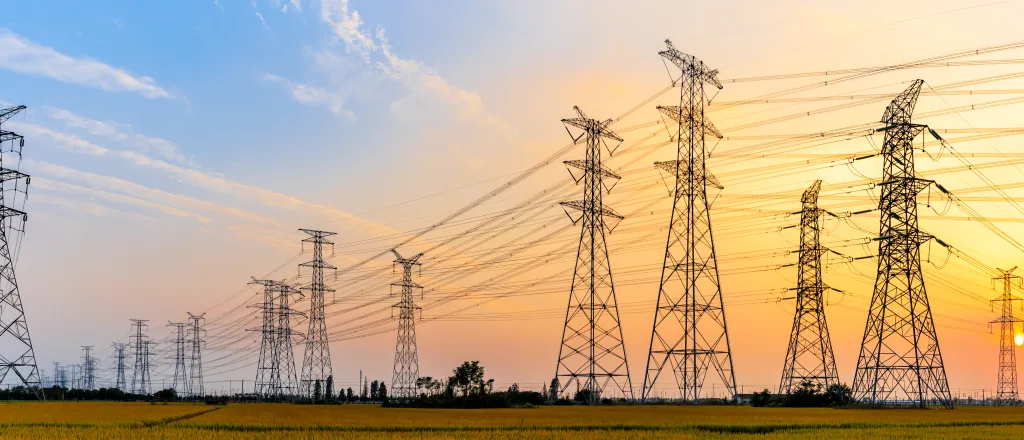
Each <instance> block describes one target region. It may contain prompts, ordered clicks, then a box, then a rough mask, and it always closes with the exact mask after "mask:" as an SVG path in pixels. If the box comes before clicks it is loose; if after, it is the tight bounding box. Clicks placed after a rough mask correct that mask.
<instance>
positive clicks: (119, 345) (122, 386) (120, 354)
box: [112, 342, 128, 392]
mask: <svg viewBox="0 0 1024 440" xmlns="http://www.w3.org/2000/svg"><path fill="white" fill-rule="evenodd" d="M112 345H113V346H114V355H115V356H117V379H116V381H115V384H114V388H117V389H119V390H121V391H124V392H128V384H127V381H125V375H124V366H125V362H124V355H125V350H127V349H128V344H125V343H124V342H115V343H113V344H112Z"/></svg>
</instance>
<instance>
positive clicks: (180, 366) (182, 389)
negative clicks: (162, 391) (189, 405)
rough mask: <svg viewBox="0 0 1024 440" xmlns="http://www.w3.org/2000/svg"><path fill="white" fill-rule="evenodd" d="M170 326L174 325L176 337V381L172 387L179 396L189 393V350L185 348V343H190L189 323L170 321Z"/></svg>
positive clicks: (168, 324)
mask: <svg viewBox="0 0 1024 440" xmlns="http://www.w3.org/2000/svg"><path fill="white" fill-rule="evenodd" d="M167 326H168V327H174V331H175V338H174V340H173V341H171V342H174V381H173V382H172V384H171V388H174V391H175V392H177V393H178V395H179V396H187V395H188V393H189V389H190V388H189V385H188V367H186V365H187V364H186V363H185V358H186V357H187V354H186V353H187V351H186V350H185V344H186V343H188V342H189V341H188V338H186V337H185V335H186V333H187V332H188V327H189V324H188V323H187V322H168V323H167Z"/></svg>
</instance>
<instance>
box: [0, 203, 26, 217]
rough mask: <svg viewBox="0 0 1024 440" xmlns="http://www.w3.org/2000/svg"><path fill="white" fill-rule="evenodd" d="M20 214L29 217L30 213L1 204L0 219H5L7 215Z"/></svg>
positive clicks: (14, 215) (15, 215)
mask: <svg viewBox="0 0 1024 440" xmlns="http://www.w3.org/2000/svg"><path fill="white" fill-rule="evenodd" d="M18 216H21V217H28V214H26V213H25V211H19V210H17V209H14V208H11V207H7V206H2V205H0V219H5V218H7V217H18Z"/></svg>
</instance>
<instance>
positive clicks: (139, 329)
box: [130, 319, 153, 395]
mask: <svg viewBox="0 0 1024 440" xmlns="http://www.w3.org/2000/svg"><path fill="white" fill-rule="evenodd" d="M131 321H132V332H131V337H130V339H131V345H132V351H133V353H134V355H135V367H134V368H133V369H132V393H134V394H143V395H145V394H152V393H153V383H152V379H151V378H150V375H149V344H150V343H151V342H150V340H149V336H146V326H147V325H146V322H148V321H149V320H148V319H132V320H131Z"/></svg>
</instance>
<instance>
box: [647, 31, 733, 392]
mask: <svg viewBox="0 0 1024 440" xmlns="http://www.w3.org/2000/svg"><path fill="white" fill-rule="evenodd" d="M665 44H666V45H667V48H666V50H663V51H661V52H659V53H658V54H659V55H661V56H662V57H663V58H664V59H665V60H667V61H668V62H670V63H671V64H673V65H674V66H675V67H676V68H678V69H679V71H680V75H679V77H678V78H672V83H673V84H674V85H677V86H679V90H680V92H679V105H678V106H663V107H658V110H659V111H661V112H662V114H664V115H665V116H667V117H668V118H670V119H671V120H672V122H673V123H674V124H675V133H673V136H674V138H675V141H676V159H675V160H673V161H667V162H658V163H656V164H655V166H656V167H658V168H659V169H661V170H664V171H667V172H669V173H672V174H674V175H675V186H674V188H673V191H672V195H673V198H672V214H671V217H670V219H669V230H668V238H667V239H666V243H665V258H664V264H663V265H662V270H661V282H660V284H659V289H658V304H657V308H656V309H655V313H654V324H653V328H652V330H651V344H650V348H649V350H648V356H647V371H646V373H645V375H644V388H643V393H642V395H643V398H644V399H645V400H647V399H650V398H652V397H656V396H653V395H652V393H653V392H654V388H655V385H656V384H657V383H658V379H659V378H660V376H661V374H662V373H663V372H664V370H665V369H666V368H667V369H669V370H671V371H672V374H673V375H674V376H675V382H676V387H677V388H678V389H679V397H680V398H681V399H682V400H685V401H696V400H699V399H700V398H701V397H702V394H701V391H702V389H703V388H704V380H705V378H706V377H707V373H708V371H709V370H712V369H713V370H714V371H715V373H716V375H717V376H718V379H719V380H720V381H721V383H722V385H723V386H724V389H725V390H726V392H727V393H728V394H729V395H730V397H731V396H734V395H735V394H736V375H735V372H734V371H733V363H732V349H731V346H730V344H729V328H728V326H727V325H726V321H725V306H724V304H723V301H722V286H721V279H720V277H719V273H718V259H717V256H716V254H715V241H714V237H713V235H712V233H711V206H710V203H709V202H708V196H707V187H708V186H713V187H715V188H718V189H723V187H722V184H721V183H720V182H719V181H718V179H717V178H715V176H714V175H712V174H711V173H710V172H709V171H708V170H707V167H706V166H705V163H704V159H705V157H706V155H707V151H706V148H705V136H707V135H711V136H714V137H717V138H721V137H722V135H721V133H719V132H718V130H717V129H716V128H715V126H714V125H713V124H712V123H711V121H709V120H708V119H707V118H706V117H705V115H704V103H705V101H707V94H706V92H705V90H704V87H705V85H708V84H710V85H711V86H714V87H716V88H718V89H721V88H722V84H721V82H720V81H719V80H718V71H717V70H714V69H711V68H709V67H708V66H706V65H705V64H704V62H703V61H701V60H699V59H697V58H695V57H694V56H692V55H688V54H685V53H683V52H680V51H679V50H677V49H676V48H675V47H674V46H673V45H672V42H671V41H669V40H665Z"/></svg>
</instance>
